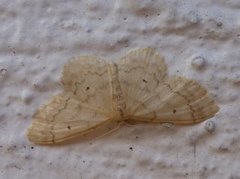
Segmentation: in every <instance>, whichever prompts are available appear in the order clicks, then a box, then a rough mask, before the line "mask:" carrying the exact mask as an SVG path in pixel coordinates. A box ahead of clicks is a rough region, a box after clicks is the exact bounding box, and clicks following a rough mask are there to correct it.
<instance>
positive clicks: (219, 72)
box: [0, 0, 240, 179]
mask: <svg viewBox="0 0 240 179" xmlns="http://www.w3.org/2000/svg"><path fill="white" fill-rule="evenodd" d="M239 17H240V1H238V0H231V1H223V0H218V1H216V0H210V1H207V0H201V1H200V0H196V1H190V0H187V1H184V2H182V1H177V0H171V1H157V0H156V1H147V0H137V1H118V0H115V1H114V0H104V1H96V0H95V1H94V0H90V1H77V0H75V1H74V0H73V1H68V2H65V1H47V0H39V1H30V0H25V1H24V0H14V1H7V0H2V1H1V2H0V39H1V43H0V94H1V100H0V155H1V157H0V178H4V179H5V178H6V179H8V178H9V179H10V178H11V179H12V178H19V179H21V178H22V179H23V178H24V179H25V178H39V179H40V178H46V177H48V178H53V179H55V178H60V179H61V178H83V179H85V178H189V179H191V178H228V179H238V178H240V172H239V165H240V162H239V161H240V155H239V152H240V130H239V126H240V117H239V116H240V112H239V104H240V95H239V90H240V50H239V49H240V30H239V29H240V20H239ZM137 47H138V48H139V47H152V48H155V49H156V50H157V51H158V52H160V53H161V54H162V55H163V56H165V61H166V63H167V64H168V67H169V73H170V74H171V75H172V74H177V75H181V76H185V77H188V78H193V79H195V80H197V81H198V82H199V83H201V84H202V85H203V86H205V87H206V88H207V89H208V91H209V92H210V94H211V95H212V96H213V97H214V99H215V100H216V101H217V103H218V104H219V106H220V108H221V109H220V111H219V112H218V113H217V115H216V116H215V117H213V118H211V119H210V120H208V121H205V122H203V123H200V124H198V125H194V126H185V127H184V126H180V127H179V126H172V125H125V126H124V127H122V128H120V129H118V130H117V131H114V133H111V135H105V136H101V137H98V138H90V139H87V140H81V141H80V140H76V141H73V142H70V143H67V144H62V145H56V146H39V145H34V144H32V143H31V142H29V141H28V140H27V138H26V135H25V134H26V130H27V127H28V126H29V124H30V123H31V120H32V119H31V117H32V115H33V113H34V112H35V111H36V110H37V109H38V108H39V107H40V106H41V105H43V104H44V103H45V102H46V100H47V99H48V98H49V97H51V96H54V95H55V94H57V93H59V92H60V91H61V84H60V76H61V70H62V67H63V65H64V64H65V63H67V62H68V61H69V59H70V58H72V57H76V56H79V55H89V54H91V55H94V56H99V57H103V58H108V59H113V60H115V59H118V58H119V57H121V56H122V55H123V54H125V53H126V52H127V51H129V50H130V49H133V48H137Z"/></svg>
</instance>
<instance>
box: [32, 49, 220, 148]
mask: <svg viewBox="0 0 240 179" xmlns="http://www.w3.org/2000/svg"><path fill="white" fill-rule="evenodd" d="M62 84H63V88H64V90H63V92H62V93H61V94H59V95H57V96H55V97H53V98H52V99H51V100H50V101H49V102H48V103H47V104H46V105H45V106H43V107H42V108H40V109H39V110H38V111H37V112H36V113H35V114H34V115H33V122H32V125H31V127H30V128H29V129H28V138H29V140H30V141H32V142H34V143H37V144H54V143H59V142H63V141H66V140H69V139H72V138H76V137H81V136H84V135H86V134H88V133H91V132H94V131H95V130H99V129H101V130H100V131H102V132H108V131H110V130H113V129H114V128H116V127H118V126H119V125H120V124H122V123H124V122H128V123H133V124H134V123H138V122H141V123H142V122H145V123H172V124H195V123H199V122H202V121H204V120H206V119H208V118H211V117H213V116H214V115H215V113H216V112H217V111H218V110H219V108H218V106H217V105H216V103H215V101H214V99H213V98H212V97H210V96H209V95H208V92H207V90H206V89H204V88H203V87H202V86H200V85H199V84H198V83H197V82H196V81H194V80H190V79H186V78H184V77H178V76H168V75H167V66H166V64H165V62H164V59H163V57H162V56H160V55H159V54H158V53H156V52H155V51H154V50H153V49H151V48H143V49H137V50H134V51H131V52H129V53H128V54H127V55H126V56H124V57H122V58H121V59H120V60H118V61H116V62H111V63H110V62H107V61H105V60H103V59H100V58H98V57H92V56H82V57H79V58H77V59H73V60H72V61H70V62H69V63H67V64H66V65H65V66H64V69H63V75H62Z"/></svg>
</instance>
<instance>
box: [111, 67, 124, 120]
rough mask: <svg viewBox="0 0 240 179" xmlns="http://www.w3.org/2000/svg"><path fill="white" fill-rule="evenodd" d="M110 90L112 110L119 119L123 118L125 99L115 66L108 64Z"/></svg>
mask: <svg viewBox="0 0 240 179" xmlns="http://www.w3.org/2000/svg"><path fill="white" fill-rule="evenodd" d="M110 77H111V90H112V106H113V110H114V111H117V112H118V113H119V115H120V116H121V117H123V116H124V114H123V111H124V110H125V108H126V103H125V99H124V96H123V92H122V89H121V85H120V82H119V78H118V67H117V64H115V63H111V64H110Z"/></svg>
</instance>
